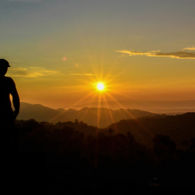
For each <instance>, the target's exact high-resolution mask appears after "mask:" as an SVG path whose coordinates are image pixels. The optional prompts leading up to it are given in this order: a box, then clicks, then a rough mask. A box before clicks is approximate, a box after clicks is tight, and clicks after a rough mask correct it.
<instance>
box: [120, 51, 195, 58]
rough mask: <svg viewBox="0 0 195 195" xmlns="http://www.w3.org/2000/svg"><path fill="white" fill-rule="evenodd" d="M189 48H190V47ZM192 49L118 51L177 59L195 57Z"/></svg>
mask: <svg viewBox="0 0 195 195" xmlns="http://www.w3.org/2000/svg"><path fill="white" fill-rule="evenodd" d="M188 50H189V48H188ZM192 51H193V48H190V51H176V52H161V51H146V52H140V51H131V50H118V51H117V52H118V53H121V54H127V55H129V56H147V57H166V58H177V59H193V60H194V59H195V52H192Z"/></svg>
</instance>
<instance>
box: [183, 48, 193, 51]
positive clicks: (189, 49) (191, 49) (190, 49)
mask: <svg viewBox="0 0 195 195" xmlns="http://www.w3.org/2000/svg"><path fill="white" fill-rule="evenodd" d="M183 50H188V51H195V47H186V48H184V49H183Z"/></svg>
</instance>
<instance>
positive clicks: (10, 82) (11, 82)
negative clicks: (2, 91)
mask: <svg viewBox="0 0 195 195" xmlns="http://www.w3.org/2000/svg"><path fill="white" fill-rule="evenodd" d="M5 79H6V80H7V82H8V83H9V84H15V82H14V80H13V79H12V78H11V77H5Z"/></svg>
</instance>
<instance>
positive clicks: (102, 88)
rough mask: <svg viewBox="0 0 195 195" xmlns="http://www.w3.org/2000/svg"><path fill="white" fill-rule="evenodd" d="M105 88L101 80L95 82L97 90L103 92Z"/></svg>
mask: <svg viewBox="0 0 195 195" xmlns="http://www.w3.org/2000/svg"><path fill="white" fill-rule="evenodd" d="M105 88H106V86H105V83H104V82H102V81H99V82H97V84H96V90H97V91H99V92H103V91H105Z"/></svg>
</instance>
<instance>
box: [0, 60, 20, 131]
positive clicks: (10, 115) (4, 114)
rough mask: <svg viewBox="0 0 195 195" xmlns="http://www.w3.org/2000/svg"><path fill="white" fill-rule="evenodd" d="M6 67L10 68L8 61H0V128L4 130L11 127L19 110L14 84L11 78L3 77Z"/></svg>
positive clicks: (18, 100)
mask: <svg viewBox="0 0 195 195" xmlns="http://www.w3.org/2000/svg"><path fill="white" fill-rule="evenodd" d="M8 67H10V65H9V63H8V61H7V60H5V59H0V127H3V128H4V129H10V128H12V127H13V124H14V121H15V119H16V117H17V115H18V113H19V109H20V99H19V95H18V92H17V90H16V86H15V83H14V81H13V79H12V78H10V77H6V76H5V74H6V73H7V70H8ZM11 96H12V98H11ZM12 103H13V104H12ZM12 105H13V106H12ZM12 107H13V108H14V110H13V109H12Z"/></svg>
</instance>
